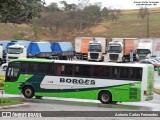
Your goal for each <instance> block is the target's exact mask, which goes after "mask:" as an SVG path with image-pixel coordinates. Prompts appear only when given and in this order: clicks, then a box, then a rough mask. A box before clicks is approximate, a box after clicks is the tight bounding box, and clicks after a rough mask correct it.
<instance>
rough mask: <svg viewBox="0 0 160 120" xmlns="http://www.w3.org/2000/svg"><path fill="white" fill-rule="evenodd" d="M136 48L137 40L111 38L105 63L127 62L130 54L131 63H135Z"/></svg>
mask: <svg viewBox="0 0 160 120" xmlns="http://www.w3.org/2000/svg"><path fill="white" fill-rule="evenodd" d="M137 47H138V39H137V38H113V39H112V42H109V45H108V53H107V61H109V62H129V61H130V55H131V52H132V54H133V61H137V56H136V49H137Z"/></svg>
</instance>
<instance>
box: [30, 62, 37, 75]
mask: <svg viewBox="0 0 160 120" xmlns="http://www.w3.org/2000/svg"><path fill="white" fill-rule="evenodd" d="M29 72H30V73H37V63H29Z"/></svg>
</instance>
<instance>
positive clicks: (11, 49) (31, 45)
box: [7, 41, 52, 61]
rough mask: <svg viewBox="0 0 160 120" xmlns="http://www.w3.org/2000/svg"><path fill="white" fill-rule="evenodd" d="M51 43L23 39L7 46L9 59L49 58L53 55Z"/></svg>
mask: <svg viewBox="0 0 160 120" xmlns="http://www.w3.org/2000/svg"><path fill="white" fill-rule="evenodd" d="M51 53H52V50H51V44H50V43H49V42H30V41H23V42H17V43H16V44H14V45H10V46H8V48H7V60H8V61H10V60H12V59H18V58H27V57H28V58H33V57H36V58H47V57H49V56H50V55H51Z"/></svg>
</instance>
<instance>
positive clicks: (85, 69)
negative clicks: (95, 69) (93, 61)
mask: <svg viewBox="0 0 160 120" xmlns="http://www.w3.org/2000/svg"><path fill="white" fill-rule="evenodd" d="M83 75H84V76H88V77H90V76H91V66H89V65H84V66H83Z"/></svg>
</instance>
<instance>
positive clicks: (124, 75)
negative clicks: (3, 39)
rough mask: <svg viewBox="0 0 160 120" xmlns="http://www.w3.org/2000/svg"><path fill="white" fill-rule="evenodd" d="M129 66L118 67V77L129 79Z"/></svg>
mask: <svg viewBox="0 0 160 120" xmlns="http://www.w3.org/2000/svg"><path fill="white" fill-rule="evenodd" d="M128 72H129V68H125V67H122V68H120V75H119V77H120V79H129V74H128Z"/></svg>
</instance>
